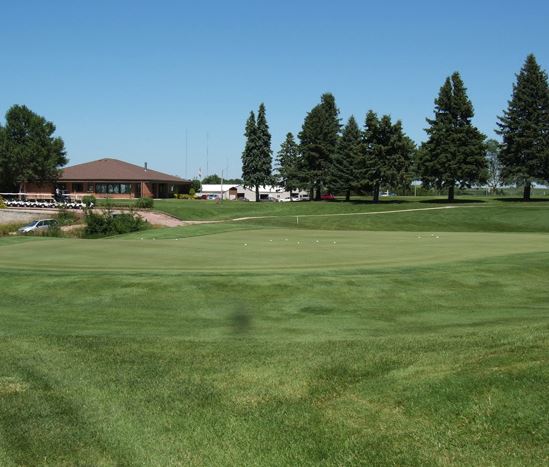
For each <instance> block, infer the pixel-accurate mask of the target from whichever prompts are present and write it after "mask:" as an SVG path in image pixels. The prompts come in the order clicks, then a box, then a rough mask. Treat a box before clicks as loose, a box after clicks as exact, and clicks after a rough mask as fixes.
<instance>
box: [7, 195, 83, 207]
mask: <svg viewBox="0 0 549 467" xmlns="http://www.w3.org/2000/svg"><path fill="white" fill-rule="evenodd" d="M0 196H2V198H3V199H4V204H5V205H6V206H7V207H9V208H26V209H84V208H86V207H91V208H93V203H91V205H86V204H85V203H84V202H83V201H82V200H80V199H73V198H71V196H69V195H56V196H46V195H42V194H37V195H33V194H28V193H0Z"/></svg>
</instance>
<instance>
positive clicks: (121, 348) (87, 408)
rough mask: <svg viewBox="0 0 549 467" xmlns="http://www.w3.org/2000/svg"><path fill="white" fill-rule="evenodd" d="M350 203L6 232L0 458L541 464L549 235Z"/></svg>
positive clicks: (546, 422) (548, 433)
mask: <svg viewBox="0 0 549 467" xmlns="http://www.w3.org/2000/svg"><path fill="white" fill-rule="evenodd" d="M262 209H267V208H262ZM273 209H274V208H273ZM276 209H280V208H276ZM318 209H321V208H318ZM490 209H494V210H497V207H493V208H490ZM505 209H509V208H505ZM517 209H518V208H517ZM330 210H333V207H330ZM452 211H456V212H457V211H458V210H457V209H456V210H452ZM471 211H473V210H471ZM477 211H479V212H480V211H481V209H479V210H477ZM330 212H331V211H330ZM494 212H495V211H494ZM529 212H532V215H534V214H535V215H536V216H537V215H539V210H533V209H532V210H531V211H529ZM431 213H432V216H433V219H435V220H433V221H432V223H433V224H438V223H440V214H439V213H438V212H437V211H431ZM411 214H412V213H409V214H406V216H409V215H411ZM387 215H389V214H387ZM398 215H399V216H400V215H404V214H398ZM429 215H430V214H428V213H427V212H424V213H422V214H421V216H422V218H423V219H427V220H428V219H429ZM460 215H461V214H460ZM494 215H495V214H494ZM363 217H365V216H363ZM526 217H527V215H526V214H523V213H522V212H521V216H517V219H519V221H517V222H520V225H519V227H517V230H523V228H524V225H528V224H529V225H545V222H546V221H545V220H540V219H539V218H537V217H536V218H534V217H532V220H531V222H528V219H527V218H526ZM275 221H276V219H275ZM304 222H306V221H304ZM311 222H312V221H311ZM315 222H317V221H315ZM318 222H320V221H318ZM338 222H339V223H338V225H337V230H319V229H318V228H317V229H314V228H313V224H312V223H311V224H309V225H306V227H305V228H291V227H290V226H289V225H284V223H285V221H282V224H283V226H282V227H281V228H273V227H274V226H275V225H276V222H274V221H269V223H268V225H265V226H261V225H258V224H261V223H260V222H258V223H257V224H256V225H254V224H253V223H250V225H249V226H247V225H246V224H242V223H240V224H238V223H237V224H234V223H229V224H213V225H210V226H197V227H196V228H195V227H193V228H185V229H189V230H185V229H171V230H170V229H164V230H151V231H147V232H144V233H142V234H137V235H130V236H128V237H121V238H119V239H115V238H111V239H106V240H73V239H28V238H7V239H0V284H1V287H2V296H1V300H0V323H1V326H0V336H1V337H0V356H1V358H0V465H162V466H164V465H277V466H278V465H319V464H320V465H359V464H361V465H395V464H397V465H463V464H465V465H546V464H547V462H548V461H549V451H548V448H547V446H548V444H549V419H548V414H549V404H548V398H547V387H549V386H548V385H549V365H548V354H549V343H548V338H547V337H548V333H547V331H548V329H549V234H547V233H536V232H520V233H519V232H513V231H510V232H502V233H496V232H482V231H477V232H470V231H469V232H460V231H459V227H458V226H457V225H453V226H452V232H441V231H437V232H435V231H425V232H419V231H416V230H417V225H416V224H413V225H410V226H409V228H408V230H407V229H406V225H404V224H403V228H402V230H400V231H397V230H393V231H391V232H385V231H366V230H344V229H343V228H342V225H341V222H342V221H338ZM358 222H362V221H356V222H355V224H353V225H354V227H359V223H358ZM364 222H366V221H364ZM367 222H370V221H369V220H368V221H367ZM382 222H385V223H388V222H391V221H390V220H383V221H382ZM398 222H400V223H402V222H403V221H402V220H399V221H398ZM319 225H320V224H319ZM368 225H369V224H368ZM467 225H468V227H467V229H466V230H471V229H472V225H473V222H472V221H471V220H470V218H468V224H467ZM478 225H482V222H481V223H478ZM491 225H494V224H491ZM506 225H507V226H508V230H510V229H512V228H513V221H512V220H509V219H508V218H506ZM294 227H295V226H294ZM193 229H194V230H193ZM412 230H413V231H412ZM477 230H478V229H477ZM540 232H544V230H543V231H541V230H540ZM195 234H196V236H193V235H195ZM141 238H143V239H142V240H141Z"/></svg>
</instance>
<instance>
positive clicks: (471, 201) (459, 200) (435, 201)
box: [419, 198, 486, 204]
mask: <svg viewBox="0 0 549 467" xmlns="http://www.w3.org/2000/svg"><path fill="white" fill-rule="evenodd" d="M419 202H420V203H428V204H482V203H486V200H484V199H463V198H457V199H454V201H448V200H447V199H446V198H444V199H422V200H421V201H419Z"/></svg>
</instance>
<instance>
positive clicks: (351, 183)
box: [328, 115, 363, 201]
mask: <svg viewBox="0 0 549 467" xmlns="http://www.w3.org/2000/svg"><path fill="white" fill-rule="evenodd" d="M362 155H363V150H362V132H361V131H360V128H359V126H358V124H357V122H356V120H355V117H354V116H352V115H351V117H350V118H349V120H348V122H347V124H346V125H345V128H344V129H343V132H342V134H341V138H339V143H338V145H337V151H336V152H335V154H334V157H333V159H332V164H331V167H330V180H329V182H328V185H329V188H330V190H331V191H337V192H341V191H342V192H344V193H345V201H349V200H350V198H351V192H352V191H353V190H354V189H355V186H356V182H357V167H358V166H359V164H360V159H361V157H362Z"/></svg>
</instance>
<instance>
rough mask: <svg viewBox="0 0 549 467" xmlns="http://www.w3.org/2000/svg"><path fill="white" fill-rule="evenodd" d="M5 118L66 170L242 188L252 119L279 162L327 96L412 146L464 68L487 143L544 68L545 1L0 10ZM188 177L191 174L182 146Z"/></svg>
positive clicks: (75, 0)
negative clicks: (46, 123)
mask: <svg viewBox="0 0 549 467" xmlns="http://www.w3.org/2000/svg"><path fill="white" fill-rule="evenodd" d="M0 11H1V14H0V30H1V31H2V40H1V42H0V60H1V61H0V63H1V67H0V112H1V113H2V114H4V113H5V112H6V110H7V109H8V108H9V107H10V106H11V105H13V104H25V105H27V106H29V107H30V108H31V109H32V110H34V111H35V112H37V113H39V114H41V115H43V116H45V117H46V118H48V119H49V120H51V121H53V122H54V123H55V124H56V125H57V133H58V134H59V135H60V136H61V137H63V139H64V140H65V144H66V147H67V150H68V155H69V158H70V163H71V164H75V163H81V162H86V161H89V160H93V159H97V158H99V157H104V156H112V157H117V158H120V159H123V160H126V161H129V162H133V163H136V164H143V163H144V162H145V161H147V162H148V163H149V167H152V168H155V169H157V170H161V171H165V172H168V173H172V174H177V175H180V176H188V177H189V178H192V177H193V176H195V175H196V174H197V172H198V169H199V167H201V168H202V172H203V174H204V175H205V172H206V139H207V138H206V135H207V134H209V145H208V147H209V151H208V152H209V157H208V168H209V172H210V173H213V172H217V173H220V171H221V170H222V169H223V168H226V167H228V169H229V175H230V176H231V177H238V176H240V167H241V165H240V154H241V152H242V148H243V144H244V137H243V135H242V133H243V129H244V123H245V120H246V118H247V116H248V113H249V111H250V110H252V109H257V107H258V105H259V103H260V102H265V105H266V107H267V118H268V121H269V125H270V127H271V132H272V135H273V151H274V153H276V151H278V149H279V146H280V143H281V142H282V140H283V138H284V135H285V134H286V133H287V132H288V131H292V132H294V133H297V132H299V130H300V128H301V124H302V122H303V118H304V116H305V114H306V113H307V111H309V110H310V109H311V108H312V107H313V106H314V105H315V104H316V103H318V101H319V98H320V95H321V94H322V93H323V92H327V91H329V92H332V93H333V94H334V95H335V97H336V101H337V104H338V106H339V108H340V110H341V117H342V121H343V122H345V121H346V119H347V118H348V117H349V116H350V115H351V114H354V115H355V116H356V118H357V119H358V120H359V121H360V122H362V121H363V119H364V115H365V113H366V111H367V110H368V109H370V108H371V109H373V110H375V111H376V112H378V113H389V114H391V116H392V117H393V118H394V119H401V120H402V122H403V124H404V128H405V130H406V132H407V133H408V135H409V136H410V137H412V138H413V139H414V140H415V141H416V142H421V141H422V140H424V138H425V134H424V131H423V128H424V127H425V118H426V117H428V116H431V115H432V111H433V100H434V98H435V97H436V94H437V93H438V90H439V88H440V86H441V85H442V83H443V81H444V79H445V78H446V76H448V75H450V74H451V73H452V72H453V71H455V70H458V71H459V72H460V73H461V74H462V77H463V79H464V81H465V84H466V86H467V88H468V91H469V96H470V98H471V100H472V101H473V104H474V106H475V110H476V117H475V123H476V124H477V126H478V127H479V128H480V129H481V131H483V132H485V133H486V134H487V135H489V136H494V134H493V129H494V127H495V122H496V116H497V115H498V114H500V113H501V111H502V109H503V108H505V107H506V103H507V100H508V99H509V97H510V94H511V89H512V83H513V82H514V80H515V73H517V72H518V71H519V69H520V67H521V66H522V64H523V61H524V59H525V57H526V55H527V54H528V53H534V54H535V55H536V57H537V59H538V62H539V63H540V64H541V66H542V67H543V68H544V69H546V70H548V69H549V2H548V1H547V0H544V1H541V0H540V1H537V0H536V1H532V0H530V1H529V0H525V1H523V2H518V1H516V0H514V1H507V0H500V1H491V0H487V1H482V0H477V1H470V0H463V1H460V2H455V1H452V2H447V1H444V0H438V1H434V0H433V1H421V0H418V1H413V2H412V1H392V2H373V1H344V0H343V1H340V2H335V1H322V0H315V1H299V0H296V1H294V2H290V1H286V0H282V1H272V0H271V1H269V2H267V1H260V0H258V1H232V2H222V1H206V2H186V1H183V0H182V1H166V0H156V1H152V0H150V1H139V0H132V1H126V0H124V1H123V0H110V1H103V0H94V1H79V0H71V1H61V0H50V1H44V0H30V1H25V2H15V1H11V2H5V1H3V2H2V3H1V9H0ZM186 133H187V135H188V163H187V164H188V167H187V172H186V173H185V156H186V154H187V151H186V145H185V140H186V138H185V134H186Z"/></svg>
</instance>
